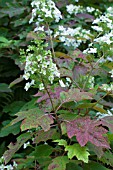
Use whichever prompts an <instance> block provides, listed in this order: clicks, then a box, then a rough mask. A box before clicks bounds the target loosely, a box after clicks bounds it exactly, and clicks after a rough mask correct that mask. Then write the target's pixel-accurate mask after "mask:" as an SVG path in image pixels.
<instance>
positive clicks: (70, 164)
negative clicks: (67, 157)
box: [66, 162, 83, 170]
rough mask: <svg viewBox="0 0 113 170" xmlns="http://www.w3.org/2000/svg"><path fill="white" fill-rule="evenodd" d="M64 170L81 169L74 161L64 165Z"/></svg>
mask: <svg viewBox="0 0 113 170" xmlns="http://www.w3.org/2000/svg"><path fill="white" fill-rule="evenodd" d="M66 170H83V169H82V168H81V167H80V166H78V165H77V164H76V163H71V162H70V163H68V164H67V166H66Z"/></svg>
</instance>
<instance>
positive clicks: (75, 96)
mask: <svg viewBox="0 0 113 170" xmlns="http://www.w3.org/2000/svg"><path fill="white" fill-rule="evenodd" d="M61 96H63V98H61V102H63V103H66V102H71V101H76V102H78V101H81V100H85V99H89V100H91V99H92V97H93V94H92V93H89V92H81V91H80V90H79V89H78V88H72V89H69V90H68V91H67V92H61Z"/></svg>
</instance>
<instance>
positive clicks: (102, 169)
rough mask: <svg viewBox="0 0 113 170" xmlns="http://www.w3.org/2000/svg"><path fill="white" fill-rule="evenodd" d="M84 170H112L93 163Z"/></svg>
mask: <svg viewBox="0 0 113 170" xmlns="http://www.w3.org/2000/svg"><path fill="white" fill-rule="evenodd" d="M84 170H110V169H108V168H106V167H104V166H103V165H101V164H100V163H98V162H93V161H91V162H90V163H88V164H84Z"/></svg>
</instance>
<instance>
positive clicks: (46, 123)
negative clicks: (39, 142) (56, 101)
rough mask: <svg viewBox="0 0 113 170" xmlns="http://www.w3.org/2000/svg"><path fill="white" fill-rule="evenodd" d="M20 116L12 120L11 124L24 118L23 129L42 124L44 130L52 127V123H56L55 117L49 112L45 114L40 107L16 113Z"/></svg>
mask: <svg viewBox="0 0 113 170" xmlns="http://www.w3.org/2000/svg"><path fill="white" fill-rule="evenodd" d="M16 115H17V116H18V117H17V118H16V119H14V120H13V121H12V122H11V125H13V124H15V123H17V122H19V121H21V120H22V124H21V130H22V131H24V130H28V129H32V128H37V127H38V126H41V127H42V129H43V130H44V131H48V130H49V129H50V125H51V124H53V123H54V121H53V118H52V116H51V115H49V114H44V112H43V111H42V110H40V109H39V108H34V109H30V110H28V111H21V112H18V113H17V114H16Z"/></svg>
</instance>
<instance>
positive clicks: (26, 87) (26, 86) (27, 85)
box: [24, 82, 31, 91]
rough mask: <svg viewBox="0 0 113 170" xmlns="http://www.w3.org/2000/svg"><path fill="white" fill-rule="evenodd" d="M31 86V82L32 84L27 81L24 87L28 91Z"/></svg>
mask: <svg viewBox="0 0 113 170" xmlns="http://www.w3.org/2000/svg"><path fill="white" fill-rule="evenodd" d="M30 87H31V84H30V83H29V82H27V83H26V85H25V87H24V89H25V90H26V91H28V90H29V88H30Z"/></svg>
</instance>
